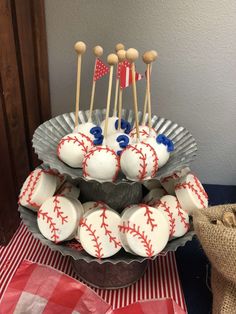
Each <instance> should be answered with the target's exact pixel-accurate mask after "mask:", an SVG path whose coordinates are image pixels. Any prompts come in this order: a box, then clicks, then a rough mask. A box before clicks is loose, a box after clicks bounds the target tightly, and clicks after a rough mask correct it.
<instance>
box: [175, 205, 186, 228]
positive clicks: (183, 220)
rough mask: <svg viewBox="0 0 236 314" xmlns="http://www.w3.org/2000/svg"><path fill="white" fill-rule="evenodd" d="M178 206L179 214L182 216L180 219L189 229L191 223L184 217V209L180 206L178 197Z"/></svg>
mask: <svg viewBox="0 0 236 314" xmlns="http://www.w3.org/2000/svg"><path fill="white" fill-rule="evenodd" d="M176 208H177V210H178V216H179V217H180V221H181V222H182V223H183V225H184V228H185V229H187V230H188V229H189V223H188V222H187V221H186V218H185V217H184V215H183V212H182V211H183V209H182V207H181V206H180V203H179V202H178V200H177V199H176ZM181 210H182V211H181Z"/></svg>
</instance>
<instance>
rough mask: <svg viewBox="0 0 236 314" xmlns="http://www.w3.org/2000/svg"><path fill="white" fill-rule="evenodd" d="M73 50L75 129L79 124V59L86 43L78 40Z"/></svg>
mask: <svg viewBox="0 0 236 314" xmlns="http://www.w3.org/2000/svg"><path fill="white" fill-rule="evenodd" d="M74 47H75V51H76V52H77V54H78V60H77V83H76V100H75V129H76V128H77V127H78V124H79V100H80V77H81V61H82V55H83V54H84V53H85V51H86V45H85V43H84V42H83V41H78V42H77V43H76V44H75V46H74Z"/></svg>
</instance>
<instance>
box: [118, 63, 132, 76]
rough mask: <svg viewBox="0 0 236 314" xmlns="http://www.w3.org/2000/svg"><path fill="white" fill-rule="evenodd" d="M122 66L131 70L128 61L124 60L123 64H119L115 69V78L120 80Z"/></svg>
mask: <svg viewBox="0 0 236 314" xmlns="http://www.w3.org/2000/svg"><path fill="white" fill-rule="evenodd" d="M122 66H126V67H128V68H130V69H131V63H130V62H129V61H127V60H125V61H123V62H119V64H118V67H117V74H116V77H117V78H118V79H119V78H120V72H121V68H122Z"/></svg>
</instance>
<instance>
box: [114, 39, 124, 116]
mask: <svg viewBox="0 0 236 314" xmlns="http://www.w3.org/2000/svg"><path fill="white" fill-rule="evenodd" d="M124 49H125V46H124V45H123V44H121V43H119V44H117V45H116V48H115V50H116V54H117V55H118V52H119V51H120V50H123V51H124ZM118 58H119V57H118ZM117 73H118V66H117V71H116V74H117ZM119 82H120V80H119V78H118V77H116V89H115V99H114V109H113V117H115V116H116V115H117V102H118V90H119Z"/></svg>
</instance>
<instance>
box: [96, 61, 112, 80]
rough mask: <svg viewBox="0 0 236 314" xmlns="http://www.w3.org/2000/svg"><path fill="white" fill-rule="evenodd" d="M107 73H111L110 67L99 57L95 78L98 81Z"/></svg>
mask: <svg viewBox="0 0 236 314" xmlns="http://www.w3.org/2000/svg"><path fill="white" fill-rule="evenodd" d="M107 73H109V67H108V66H107V65H106V64H105V63H103V62H102V61H101V60H100V59H98V58H97V59H96V66H95V71H94V75H93V80H94V81H97V80H99V79H100V78H102V77H103V76H104V75H106V74H107Z"/></svg>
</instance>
